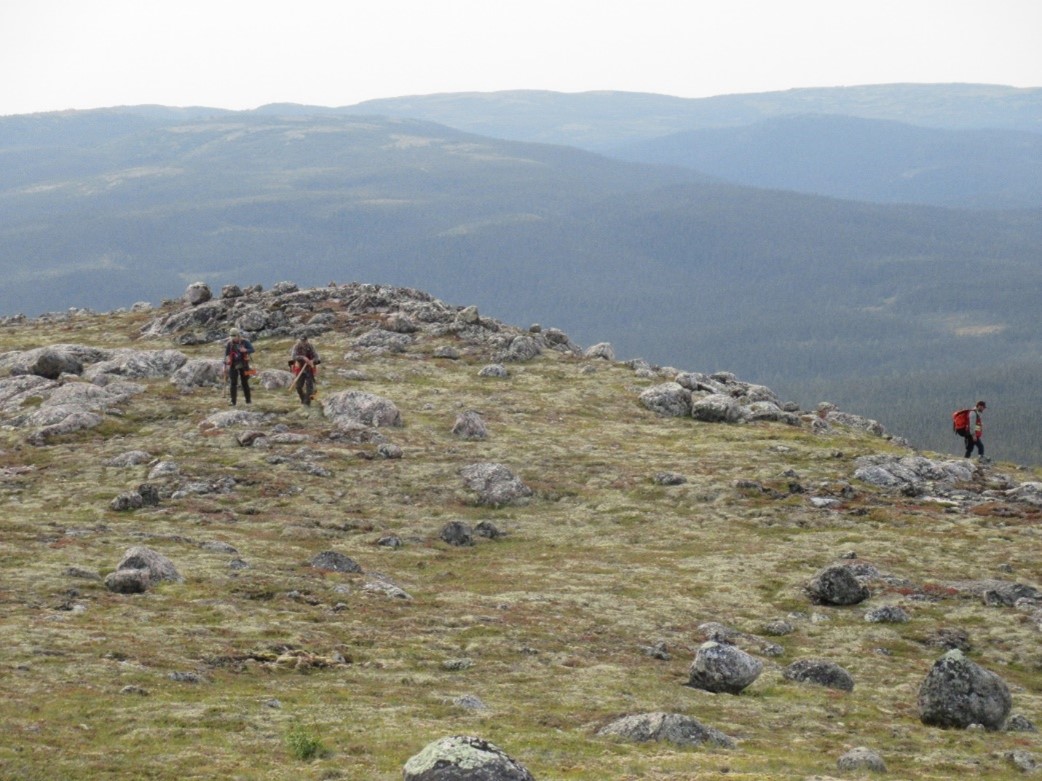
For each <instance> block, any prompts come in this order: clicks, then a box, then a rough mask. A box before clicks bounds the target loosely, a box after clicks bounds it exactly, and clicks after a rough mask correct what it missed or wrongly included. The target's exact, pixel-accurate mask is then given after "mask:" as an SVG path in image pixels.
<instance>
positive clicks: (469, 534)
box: [438, 521, 474, 547]
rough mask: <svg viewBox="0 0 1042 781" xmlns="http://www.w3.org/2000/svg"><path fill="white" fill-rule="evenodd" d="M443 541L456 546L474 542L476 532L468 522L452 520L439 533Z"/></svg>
mask: <svg viewBox="0 0 1042 781" xmlns="http://www.w3.org/2000/svg"><path fill="white" fill-rule="evenodd" d="M438 537H439V539H441V540H442V542H447V543H448V544H449V545H454V546H456V547H460V546H464V545H473V544H474V532H473V530H472V529H471V528H470V526H469V525H468V524H465V523H463V522H462V521H450V522H449V523H447V524H445V525H444V526H443V527H442V529H441V534H439V535H438Z"/></svg>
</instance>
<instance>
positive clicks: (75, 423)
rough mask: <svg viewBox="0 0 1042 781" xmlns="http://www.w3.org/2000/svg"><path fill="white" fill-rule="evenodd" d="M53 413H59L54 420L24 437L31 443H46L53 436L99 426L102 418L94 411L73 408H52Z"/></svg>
mask: <svg viewBox="0 0 1042 781" xmlns="http://www.w3.org/2000/svg"><path fill="white" fill-rule="evenodd" d="M50 412H51V413H52V414H53V415H60V419H59V420H57V421H56V422H53V423H49V424H46V425H44V426H42V427H41V428H39V429H38V430H36V431H35V432H33V433H32V434H30V435H29V436H28V437H26V441H27V442H28V443H29V444H31V445H46V444H47V443H48V442H50V441H51V440H52V439H54V438H55V437H61V436H65V435H67V434H74V433H75V432H77V431H82V430H84V429H89V428H96V427H97V426H100V425H101V423H102V421H103V420H104V418H103V417H102V416H101V415H99V414H98V413H96V412H84V411H82V410H79V409H75V408H68V407H65V408H54V409H53V410H51V411H50Z"/></svg>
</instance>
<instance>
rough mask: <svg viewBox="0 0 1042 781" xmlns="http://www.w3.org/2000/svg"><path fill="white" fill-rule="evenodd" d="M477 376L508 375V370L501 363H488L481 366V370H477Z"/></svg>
mask: <svg viewBox="0 0 1042 781" xmlns="http://www.w3.org/2000/svg"><path fill="white" fill-rule="evenodd" d="M478 376H479V377H509V376H510V372H509V371H507V367H506V366H504V365H503V364H501V363H490V364H489V365H488V366H484V367H482V369H481V371H479V372H478Z"/></svg>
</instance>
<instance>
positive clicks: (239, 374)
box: [224, 328, 253, 407]
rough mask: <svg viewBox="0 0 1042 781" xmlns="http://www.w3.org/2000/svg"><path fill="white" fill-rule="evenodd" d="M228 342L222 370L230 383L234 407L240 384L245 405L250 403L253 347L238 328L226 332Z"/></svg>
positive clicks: (225, 347)
mask: <svg viewBox="0 0 1042 781" xmlns="http://www.w3.org/2000/svg"><path fill="white" fill-rule="evenodd" d="M228 336H229V337H230V338H229V339H228V342H227V343H226V344H225V346H224V369H225V371H226V372H227V374H228V379H229V381H230V382H231V393H232V406H233V407H234V406H235V401H236V397H237V396H238V390H239V385H240V383H241V384H242V397H243V398H244V399H245V400H246V403H247V404H249V403H250V374H252V372H251V371H250V356H252V355H253V345H252V344H250V340H249V339H247V338H245V337H244V336H243V335H242V334H241V333H239V329H238V328H232V329H231V330H230V331H228Z"/></svg>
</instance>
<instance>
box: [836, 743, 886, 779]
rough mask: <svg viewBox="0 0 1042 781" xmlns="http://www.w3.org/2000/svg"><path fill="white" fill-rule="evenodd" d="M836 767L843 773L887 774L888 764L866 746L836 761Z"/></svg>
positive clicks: (853, 750) (854, 749)
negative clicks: (868, 771) (869, 772)
mask: <svg viewBox="0 0 1042 781" xmlns="http://www.w3.org/2000/svg"><path fill="white" fill-rule="evenodd" d="M836 767H838V768H839V769H840V770H843V771H853V772H856V771H858V770H870V771H871V772H873V773H885V772H886V763H885V762H884V761H883V758H882V757H881V756H879V754H877V753H876V752H875V751H873V750H872V749H869V748H865V747H864V746H858V747H856V748H852V749H850V751H848V752H847V753H846V754H844V755H843V756H841V757H840V758H839V759H838V760H837V761H836Z"/></svg>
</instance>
